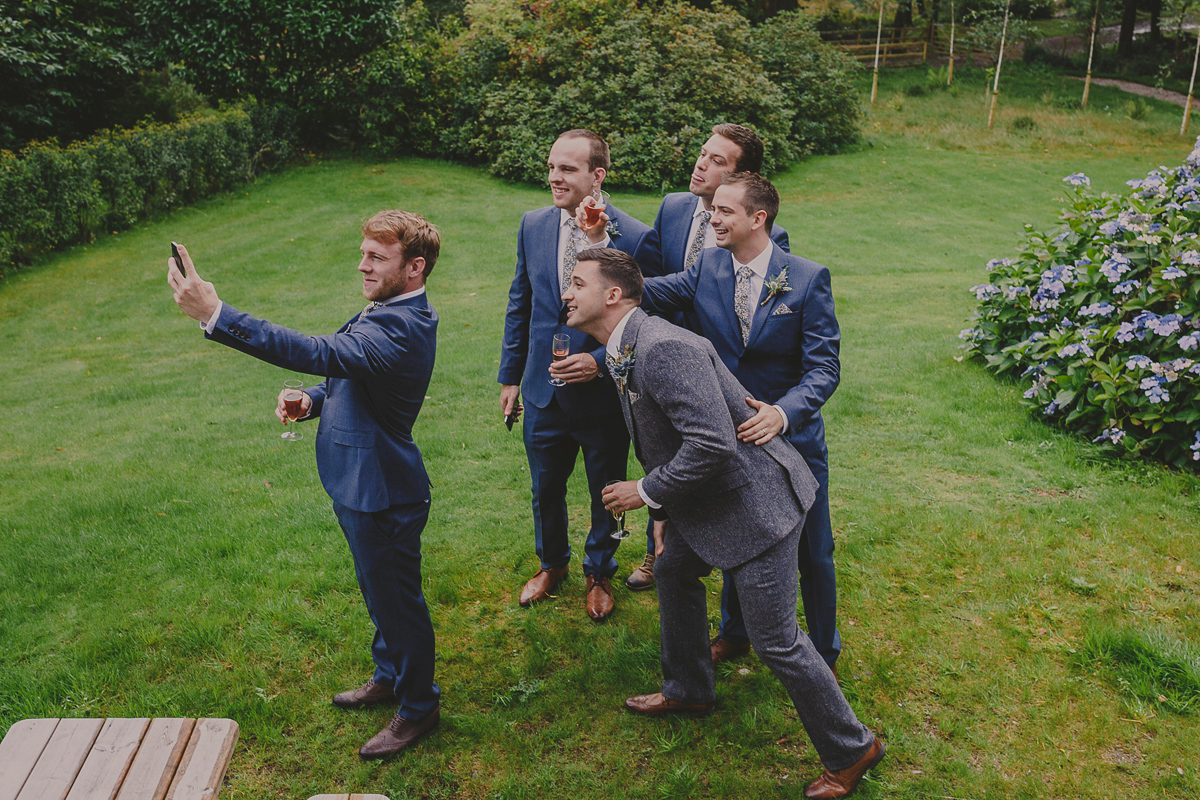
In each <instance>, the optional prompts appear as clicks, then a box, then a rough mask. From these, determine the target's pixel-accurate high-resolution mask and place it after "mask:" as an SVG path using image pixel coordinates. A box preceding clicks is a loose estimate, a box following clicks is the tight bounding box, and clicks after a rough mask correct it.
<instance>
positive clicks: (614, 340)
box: [604, 306, 638, 358]
mask: <svg viewBox="0 0 1200 800" xmlns="http://www.w3.org/2000/svg"><path fill="white" fill-rule="evenodd" d="M637 309H638V307H637V306H634V307H633V308H631V309H629V311H627V312H625V316H623V317H621V321H620V322H618V323H617V327H615V328H613V332H612V335H611V336H609V337H608V344H606V345H604V352H605V353H606V354H607V355H608V356H609V357H610V358H617V357H618V356H620V354H621V337H622V336H624V335H625V323H627V322H629V318H630V317H632V316H633V312H635V311H637Z"/></svg>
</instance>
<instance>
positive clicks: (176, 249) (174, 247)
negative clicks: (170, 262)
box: [171, 242, 187, 278]
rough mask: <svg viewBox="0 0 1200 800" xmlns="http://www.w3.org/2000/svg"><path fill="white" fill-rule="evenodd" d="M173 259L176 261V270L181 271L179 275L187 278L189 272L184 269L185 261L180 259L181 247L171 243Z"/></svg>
mask: <svg viewBox="0 0 1200 800" xmlns="http://www.w3.org/2000/svg"><path fill="white" fill-rule="evenodd" d="M171 258H173V259H175V268H176V269H178V270H179V274H180V275H182V276H184V277H185V278H186V277H187V271H186V270H185V269H184V268H183V259H182V258H180V257H179V245H178V244H176V243H175V242H171Z"/></svg>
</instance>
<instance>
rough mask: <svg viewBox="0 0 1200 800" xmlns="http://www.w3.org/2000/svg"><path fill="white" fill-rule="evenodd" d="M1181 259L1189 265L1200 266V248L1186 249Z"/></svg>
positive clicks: (1180, 256)
mask: <svg viewBox="0 0 1200 800" xmlns="http://www.w3.org/2000/svg"><path fill="white" fill-rule="evenodd" d="M1179 260H1180V261H1181V262H1183V263H1184V264H1187V265H1188V266H1189V267H1200V250H1185V251H1184V252H1183V253H1181V254H1180V255H1179Z"/></svg>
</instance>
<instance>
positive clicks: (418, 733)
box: [358, 708, 442, 761]
mask: <svg viewBox="0 0 1200 800" xmlns="http://www.w3.org/2000/svg"><path fill="white" fill-rule="evenodd" d="M441 718H442V717H441V712H440V711H439V710H438V709H436V708H435V709H434V710H433V711H432V712H430V713H429V714H427V715H426V716H425V717H424V718H423V719H419V720H417V721H416V722H409V721H408V720H406V719H405V718H404V717H402V716H400V714H399V713H397V714H396V716H394V717H392V721H391V722H389V723H388V724H387V726H386V727H384V729H383V730H381V731H380V732H379V733H377V734H375V735H374V736H372V737H371V741H369V742H367V743H366V744H364V745H363V746H362V747H360V748H359V750H358V754H359V756H361V757H362V759H363V760H364V761H370V760H371V759H373V758H383V757H384V756H391V755H395V754H396V753H399V752H400V751H401V750H403V749H404V748H406V747H408V746H409V745H410V744H412V743H413V742H415V741H416V740H417V739H419V738H421V737H422V736H424V735H425V734H427V733H429V732H430V731H431V730H433V729H434V728H436V727H437V724H438V722H439V721H441Z"/></svg>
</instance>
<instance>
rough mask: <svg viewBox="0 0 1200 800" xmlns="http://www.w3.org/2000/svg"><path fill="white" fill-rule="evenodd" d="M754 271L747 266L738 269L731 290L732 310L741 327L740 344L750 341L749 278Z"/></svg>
mask: <svg viewBox="0 0 1200 800" xmlns="http://www.w3.org/2000/svg"><path fill="white" fill-rule="evenodd" d="M753 274H754V270H752V269H750V268H749V267H747V266H744V265H743V266H740V267H738V271H737V284H736V285H735V286H734V290H733V310H734V311H736V312H737V317H738V322H739V323H741V326H742V344H746V343H747V342H749V341H750V276H751V275H753Z"/></svg>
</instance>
